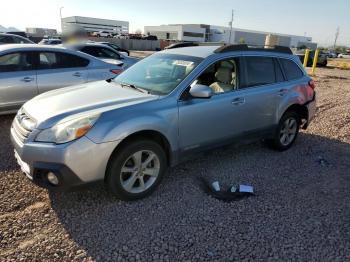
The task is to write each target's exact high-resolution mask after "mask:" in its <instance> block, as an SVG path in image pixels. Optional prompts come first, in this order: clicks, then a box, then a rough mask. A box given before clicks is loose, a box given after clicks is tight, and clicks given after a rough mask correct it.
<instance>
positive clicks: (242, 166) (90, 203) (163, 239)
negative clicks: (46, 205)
mask: <svg viewBox="0 0 350 262" xmlns="http://www.w3.org/2000/svg"><path fill="white" fill-rule="evenodd" d="M349 155H350V144H348V143H344V142H340V141H338V140H334V139H328V138H326V137H322V136H318V135H312V134H308V133H300V137H299V138H298V140H297V143H296V144H295V145H294V146H293V147H292V148H291V149H290V150H288V151H285V152H275V151H271V150H270V149H268V148H267V147H265V146H262V145H261V143H254V144H249V145H245V146H240V147H235V146H230V147H225V148H220V149H217V150H213V151H210V152H207V153H205V154H202V155H199V156H198V157H197V158H195V159H192V160H191V161H188V162H185V163H182V164H180V165H178V166H177V167H175V168H172V169H170V170H169V171H168V174H167V175H166V177H165V179H164V180H163V182H162V184H161V185H160V187H159V188H158V189H157V190H156V192H155V193H154V194H152V195H151V196H150V197H148V198H145V199H143V200H139V201H134V202H122V201H120V200H118V199H116V198H114V197H113V196H112V195H111V194H110V193H108V192H107V191H106V190H105V188H104V186H103V185H97V186H94V187H92V188H91V187H90V188H88V189H84V190H79V191H75V192H61V193H57V192H50V193H49V194H50V200H51V206H52V208H53V210H54V211H55V213H56V215H57V218H58V220H59V222H60V224H61V225H63V227H64V228H65V230H66V232H67V233H68V234H69V238H71V239H73V240H74V241H75V243H76V244H77V245H78V246H79V248H80V249H82V250H84V252H85V253H86V254H87V255H88V256H89V257H91V258H92V259H93V260H97V261H104V260H108V259H112V260H117V258H118V259H124V260H130V259H131V257H134V258H135V257H137V256H141V257H142V260H147V261H148V260H154V259H155V257H154V256H155V255H156V256H157V258H159V257H158V255H157V254H158V253H159V254H161V253H163V254H167V255H166V256H165V257H163V259H164V260H170V261H172V260H181V258H180V257H178V255H179V254H181V253H184V252H185V253H187V252H190V253H191V252H194V254H196V253H197V254H199V255H200V256H201V257H203V256H204V257H208V258H210V257H211V255H212V253H211V252H212V251H210V252H209V251H208V250H209V249H210V247H215V243H216V242H215V241H216V240H219V239H220V238H222V237H223V236H222V235H216V233H215V232H216V230H219V229H220V228H224V229H225V231H224V232H227V235H228V236H230V238H231V240H230V241H231V242H232V243H234V242H235V241H238V239H239V238H240V240H239V241H246V242H248V241H253V242H256V241H260V240H253V239H245V238H244V232H246V231H245V230H248V231H249V228H250V227H249V226H248V224H250V223H252V224H257V225H259V223H261V224H264V223H265V222H266V221H269V222H270V223H271V224H276V225H275V226H276V227H278V226H279V224H277V223H280V222H278V221H280V216H283V209H281V210H280V211H278V212H273V211H272V210H275V209H276V208H277V209H278V208H280V207H284V206H285V205H290V206H292V207H293V206H294V205H293V201H299V202H300V204H299V205H298V206H296V207H294V209H293V210H294V212H295V213H297V214H300V216H303V214H310V212H311V211H310V210H309V206H308V205H314V206H316V207H317V206H318V205H319V202H318V201H319V200H318V197H320V198H321V199H322V198H324V195H322V194H321V193H324V192H325V191H327V192H328V190H329V192H330V194H332V192H333V191H332V190H336V192H338V193H339V192H340V190H339V188H342V187H343V186H347V187H348V186H349V179H348V178H347V176H346V172H347V171H348V170H349V167H350V166H349V163H348V162H349V161H348V160H349V159H348V156H349ZM199 177H205V178H207V179H209V180H212V181H214V180H219V181H220V183H221V185H222V186H223V187H228V186H229V185H232V183H236V184H237V183H247V184H252V185H253V186H254V187H255V189H256V197H253V198H249V199H244V200H242V201H239V202H231V203H225V202H221V201H218V200H216V199H213V198H211V197H209V196H208V195H206V194H205V193H204V192H203V191H202V190H201V188H200V184H199V181H198V178H199ZM319 193H320V195H319ZM339 197H344V196H342V195H341V194H340V195H339ZM314 198H315V199H314ZM334 199H338V198H337V197H334ZM305 200H307V201H305ZM325 201H333V200H325ZM320 205H321V204H320ZM332 206H333V205H329V207H328V206H327V207H324V203H323V204H322V208H323V210H325V209H327V208H329V209H330V210H329V211H330V212H331V211H332V208H333V207H332ZM320 208H321V207H320ZM303 212H304V213H303ZM325 212H326V211H325ZM332 212H333V211H332ZM254 213H257V214H255V215H253V214H254ZM237 214H239V215H238V216H237ZM260 216H261V219H259V218H257V217H260ZM316 216H317V215H316ZM252 217H255V219H256V220H255V221H254V220H252ZM292 219H294V218H291V216H290V214H286V220H292ZM295 219H300V217H298V218H295ZM320 219H321V218H320ZM265 220H266V221H265ZM264 221H265V222H264ZM289 222H290V223H291V224H292V225H294V221H293V220H292V221H289ZM247 223H248V224H247ZM301 224H302V223H301V222H300V221H295V227H299V226H301ZM240 230H241V231H242V232H240ZM271 230H272V229H271ZM271 230H270V231H269V232H271ZM231 232H233V233H231ZM238 233H239V234H238ZM241 233H243V235H242V234H241ZM255 233H256V234H259V238H260V239H264V238H265V239H264V241H266V240H267V239H269V235H268V234H269V233H268V232H267V231H266V232H265V231H264V230H263V229H261V232H259V233H258V232H255ZM307 237H308V236H306V237H305V239H306V240H307ZM242 239H243V240H242ZM282 242H283V240H282ZM240 243H241V242H240ZM257 243H258V242H256V244H257ZM265 244H266V245H268V244H267V243H265ZM257 245H258V244H257ZM229 247H230V248H233V247H235V245H234V244H232V245H231V244H230V245H229ZM216 248H217V249H219V247H216ZM232 252H234V251H232ZM213 254H214V255H215V251H213ZM256 254H259V252H258V253H256ZM217 255H218V256H217V257H216V258H217V259H219V260H220V259H223V258H224V257H221V258H220V255H219V253H217Z"/></svg>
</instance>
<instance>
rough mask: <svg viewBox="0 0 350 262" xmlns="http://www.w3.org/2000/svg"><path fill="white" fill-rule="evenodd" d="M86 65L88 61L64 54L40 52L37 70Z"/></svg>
mask: <svg viewBox="0 0 350 262" xmlns="http://www.w3.org/2000/svg"><path fill="white" fill-rule="evenodd" d="M88 64H89V60H87V59H84V58H82V57H79V56H76V55H71V54H66V53H59V52H40V55H39V69H57V68H74V67H86V66H87V65H88Z"/></svg>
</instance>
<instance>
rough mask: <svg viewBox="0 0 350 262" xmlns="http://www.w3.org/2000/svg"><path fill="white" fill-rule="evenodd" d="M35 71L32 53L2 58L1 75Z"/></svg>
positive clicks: (19, 53)
mask: <svg viewBox="0 0 350 262" xmlns="http://www.w3.org/2000/svg"><path fill="white" fill-rule="evenodd" d="M27 70H33V59H32V55H31V53H27V52H18V53H11V54H6V55H3V56H0V73H3V72H15V71H27Z"/></svg>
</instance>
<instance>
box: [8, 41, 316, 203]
mask: <svg viewBox="0 0 350 262" xmlns="http://www.w3.org/2000/svg"><path fill="white" fill-rule="evenodd" d="M314 89H315V84H314V82H313V80H312V79H311V78H310V77H309V76H308V75H307V74H306V72H305V71H304V69H303V67H302V65H301V63H300V61H299V59H298V57H296V56H294V55H293V54H292V53H291V51H290V50H289V49H288V48H282V47H275V48H271V49H263V48H261V49H259V48H250V47H248V46H246V45H225V46H221V47H218V46H187V47H176V46H173V47H172V48H170V49H167V50H165V51H162V52H158V53H156V54H154V55H151V56H149V57H147V58H145V59H143V60H141V61H140V62H138V63H137V64H135V65H133V66H132V67H130V68H129V69H127V70H126V71H125V72H123V73H122V74H120V75H119V76H117V77H116V78H115V79H114V80H112V81H100V82H94V83H87V84H82V85H77V86H72V87H67V88H63V89H59V90H54V91H50V92H47V93H44V94H41V95H39V96H37V97H35V98H34V99H32V100H30V101H28V102H27V103H25V104H24V106H23V107H22V108H21V109H20V111H19V112H18V114H17V115H16V117H15V119H14V121H13V124H12V127H11V137H12V141H13V145H14V148H15V156H16V158H17V160H18V163H19V165H20V166H21V168H22V170H23V172H24V173H25V174H26V175H27V177H28V178H29V179H31V180H33V181H34V182H36V183H37V184H39V185H42V186H46V187H49V188H58V189H60V188H62V189H63V188H67V187H72V186H77V185H81V184H85V183H89V182H93V181H97V180H104V182H105V184H106V185H107V187H108V188H109V189H110V190H111V191H112V192H113V193H114V194H115V195H116V196H118V197H119V198H121V199H124V200H133V199H139V198H142V197H145V196H146V195H148V194H150V193H151V192H152V191H154V189H155V188H156V187H157V186H158V184H159V183H160V181H161V179H162V177H163V176H164V173H165V172H166V170H167V168H168V167H169V166H174V165H176V164H177V163H179V162H180V161H182V160H184V159H187V158H188V157H189V156H191V155H195V154H197V153H198V152H200V151H202V150H206V149H210V148H213V147H217V146H220V145H223V144H228V143H232V142H234V141H237V140H245V139H251V138H255V139H264V140H265V141H266V142H267V144H268V145H269V146H271V147H273V148H275V149H277V150H280V151H282V150H286V149H288V148H289V147H291V146H292V144H293V143H294V141H295V139H296V138H297V135H298V132H299V128H304V129H305V128H307V126H308V125H309V123H310V121H311V119H312V118H313V116H314V113H315V91H314Z"/></svg>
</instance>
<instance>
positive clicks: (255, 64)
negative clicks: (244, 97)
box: [245, 56, 276, 87]
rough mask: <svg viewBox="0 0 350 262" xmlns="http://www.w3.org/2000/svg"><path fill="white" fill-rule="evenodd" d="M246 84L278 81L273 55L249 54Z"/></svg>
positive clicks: (257, 84) (252, 84)
mask: <svg viewBox="0 0 350 262" xmlns="http://www.w3.org/2000/svg"><path fill="white" fill-rule="evenodd" d="M245 61H246V74H247V79H246V82H247V83H246V86H247V87H251V86H259V85H266V84H272V83H275V82H276V75H275V65H274V60H273V58H271V57H260V56H247V57H246V58H245Z"/></svg>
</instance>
